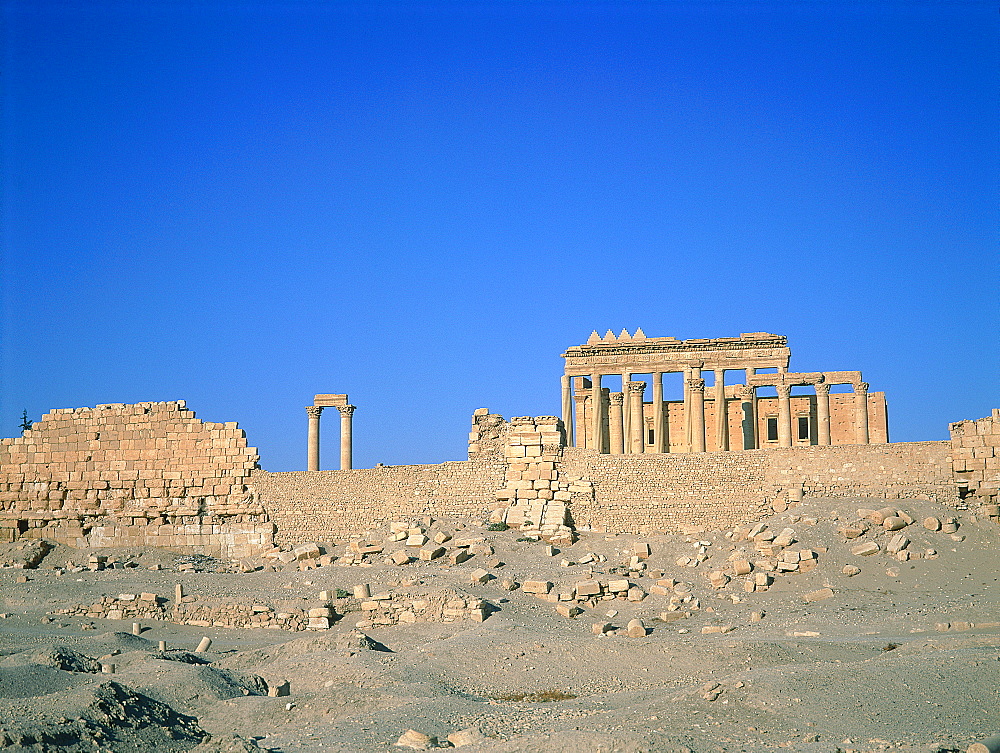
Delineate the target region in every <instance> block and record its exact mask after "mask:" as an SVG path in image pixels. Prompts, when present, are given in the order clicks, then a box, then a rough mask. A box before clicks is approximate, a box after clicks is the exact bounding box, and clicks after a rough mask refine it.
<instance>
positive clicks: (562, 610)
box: [556, 604, 583, 618]
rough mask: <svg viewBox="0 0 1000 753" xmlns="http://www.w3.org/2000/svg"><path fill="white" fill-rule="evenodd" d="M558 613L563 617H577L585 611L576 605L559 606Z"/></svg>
mask: <svg viewBox="0 0 1000 753" xmlns="http://www.w3.org/2000/svg"><path fill="white" fill-rule="evenodd" d="M556 611H557V612H558V613H559V614H561V615H562V616H563V617H570V618H573V617H576V616H577V615H580V614H583V610H582V609H580V607H578V606H576V605H575V604H557V605H556Z"/></svg>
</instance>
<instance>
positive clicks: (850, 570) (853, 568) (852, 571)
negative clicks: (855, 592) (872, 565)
mask: <svg viewBox="0 0 1000 753" xmlns="http://www.w3.org/2000/svg"><path fill="white" fill-rule="evenodd" d="M840 572H842V573H843V574H844V575H846V576H847V577H848V578H853V577H854V576H855V575H859V574H860V573H861V568H860V567H858V566H857V565H844V569H843V570H841V571H840Z"/></svg>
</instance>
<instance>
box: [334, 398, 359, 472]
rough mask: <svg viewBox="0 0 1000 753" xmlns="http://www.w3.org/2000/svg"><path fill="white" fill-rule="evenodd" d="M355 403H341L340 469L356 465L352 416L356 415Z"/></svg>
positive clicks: (343, 469) (348, 468)
mask: <svg viewBox="0 0 1000 753" xmlns="http://www.w3.org/2000/svg"><path fill="white" fill-rule="evenodd" d="M354 408H355V406H353V405H340V406H337V410H339V411H340V470H342V471H349V470H351V468H353V467H354V466H353V465H352V463H353V461H354V457H353V455H354V452H353V446H352V443H353V441H354V437H353V436H352V434H353V427H352V426H351V416H353V415H354Z"/></svg>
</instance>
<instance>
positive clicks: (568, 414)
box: [562, 374, 573, 447]
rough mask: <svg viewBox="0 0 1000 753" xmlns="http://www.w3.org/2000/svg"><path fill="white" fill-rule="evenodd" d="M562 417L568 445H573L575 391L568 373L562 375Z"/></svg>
mask: <svg viewBox="0 0 1000 753" xmlns="http://www.w3.org/2000/svg"><path fill="white" fill-rule="evenodd" d="M562 419H563V428H564V429H565V431H566V446H567V447H572V446H573V393H572V391H571V389H570V378H569V375H568V374H563V377H562Z"/></svg>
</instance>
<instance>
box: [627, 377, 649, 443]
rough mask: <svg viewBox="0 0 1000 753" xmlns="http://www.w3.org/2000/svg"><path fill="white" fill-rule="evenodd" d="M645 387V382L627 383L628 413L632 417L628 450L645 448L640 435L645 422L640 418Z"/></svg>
mask: <svg viewBox="0 0 1000 753" xmlns="http://www.w3.org/2000/svg"><path fill="white" fill-rule="evenodd" d="M645 389H646V383H645V382H629V383H628V400H629V414H630V415H631V417H632V418H631V426H630V427H629V437H630V441H629V452H642V451H643V449H645V445H646V443H645V442H644V441H643V436H642V428H643V424H644V423H645V421H643V420H642V393H643V392H644V391H645Z"/></svg>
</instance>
